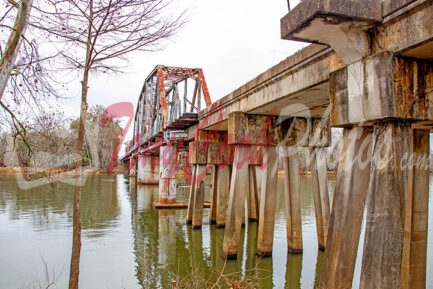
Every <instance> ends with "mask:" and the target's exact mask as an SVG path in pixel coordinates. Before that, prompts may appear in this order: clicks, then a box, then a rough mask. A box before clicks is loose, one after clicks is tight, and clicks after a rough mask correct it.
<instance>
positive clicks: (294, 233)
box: [280, 146, 303, 253]
mask: <svg viewBox="0 0 433 289" xmlns="http://www.w3.org/2000/svg"><path fill="white" fill-rule="evenodd" d="M280 149H282V150H285V152H284V153H285V154H286V155H285V156H284V153H282V155H283V168H284V195H285V202H286V203H285V206H286V234H287V249H288V251H289V252H290V253H302V251H303V244H302V214H301V194H300V191H299V156H298V148H297V147H296V146H289V147H287V148H286V147H281V148H280Z"/></svg>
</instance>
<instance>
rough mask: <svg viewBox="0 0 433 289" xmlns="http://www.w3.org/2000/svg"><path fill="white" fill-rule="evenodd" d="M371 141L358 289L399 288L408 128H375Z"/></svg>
mask: <svg viewBox="0 0 433 289" xmlns="http://www.w3.org/2000/svg"><path fill="white" fill-rule="evenodd" d="M374 138H375V139H374V146H373V147H374V151H373V156H372V164H371V166H372V168H371V176H370V188H369V192H370V196H369V203H368V209H367V217H366V231H365V242H364V255H363V260H362V271H361V283H360V287H361V288H373V287H374V288H400V281H401V279H402V275H401V272H402V257H403V253H402V252H403V240H404V238H403V237H404V229H405V217H404V216H405V213H406V209H405V205H407V204H406V203H405V202H406V198H407V191H408V187H407V185H408V172H409V167H408V166H407V165H406V164H405V163H404V160H405V158H407V157H408V156H409V155H410V150H411V148H412V146H413V138H412V128H411V124H410V123H408V122H405V123H403V122H400V121H398V120H396V121H389V122H387V123H384V124H378V125H376V126H375V127H374ZM420 179H422V177H421V176H420ZM423 181H427V180H423ZM410 190H411V191H412V188H411V189H410ZM422 194H424V193H422ZM411 199H412V197H411ZM411 206H412V204H411ZM423 225H424V224H423ZM408 227H411V225H410V224H408ZM408 233H409V235H412V234H411V233H412V230H411V232H408ZM411 237H412V236H411ZM408 245H409V244H408ZM414 245H415V244H414ZM420 254H423V255H425V251H424V252H422V253H420ZM414 288H415V287H414ZM417 288H418V287H417Z"/></svg>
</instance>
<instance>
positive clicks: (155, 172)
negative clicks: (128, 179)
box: [137, 155, 160, 185]
mask: <svg viewBox="0 0 433 289" xmlns="http://www.w3.org/2000/svg"><path fill="white" fill-rule="evenodd" d="M159 170H160V159H159V157H158V156H146V155H139V156H138V163H137V182H138V183H139V184H143V185H159V173H160V171H159Z"/></svg>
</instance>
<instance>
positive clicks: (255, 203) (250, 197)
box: [247, 165, 259, 221]
mask: <svg viewBox="0 0 433 289" xmlns="http://www.w3.org/2000/svg"><path fill="white" fill-rule="evenodd" d="M255 167H256V166H255V165H250V167H249V169H248V179H249V190H248V194H247V204H248V219H249V220H250V221H258V220H259V196H258V195H259V193H258V192H259V191H258V185H257V174H256V168H255Z"/></svg>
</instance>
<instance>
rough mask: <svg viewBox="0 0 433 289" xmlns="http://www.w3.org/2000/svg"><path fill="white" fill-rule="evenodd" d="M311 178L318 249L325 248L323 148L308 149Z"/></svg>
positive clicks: (326, 196) (326, 220) (326, 207)
mask: <svg viewBox="0 0 433 289" xmlns="http://www.w3.org/2000/svg"><path fill="white" fill-rule="evenodd" d="M310 162H311V164H310V165H311V179H312V183H313V198H314V209H315V212H316V228H317V241H318V245H319V249H320V250H325V248H326V240H327V239H328V227H329V215H330V208H329V207H330V205H329V194H328V175H327V169H326V152H325V151H324V148H321V147H313V148H311V149H310Z"/></svg>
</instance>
